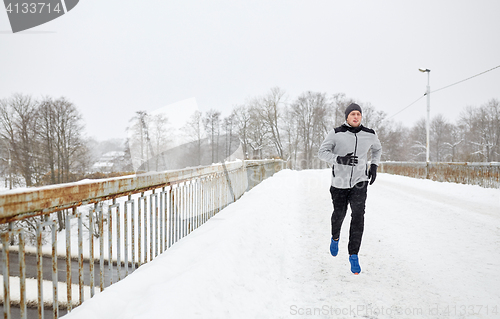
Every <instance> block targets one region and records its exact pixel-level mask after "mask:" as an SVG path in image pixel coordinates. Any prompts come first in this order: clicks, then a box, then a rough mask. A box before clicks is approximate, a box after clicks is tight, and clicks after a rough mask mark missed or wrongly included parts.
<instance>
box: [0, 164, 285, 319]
mask: <svg viewBox="0 0 500 319" xmlns="http://www.w3.org/2000/svg"><path fill="white" fill-rule="evenodd" d="M283 168H285V162H284V161H282V160H261V161H237V162H232V163H226V164H217V165H212V166H206V167H196V168H189V169H183V170H176V171H166V172H160V173H148V174H141V175H132V176H124V177H119V178H110V179H103V180H91V181H82V182H77V183H69V184H60V185H54V186H47V187H40V188H30V189H27V190H21V191H16V190H13V191H9V192H6V193H4V194H0V226H1V227H3V231H2V233H1V242H2V246H1V250H2V253H1V256H2V260H1V264H2V268H3V269H2V277H3V283H4V289H3V292H2V293H1V294H0V302H1V304H2V306H3V312H4V317H5V318H27V313H28V312H29V311H32V312H34V309H35V308H36V312H37V315H38V318H44V316H50V315H52V317H53V318H58V317H59V316H61V315H62V314H64V313H66V312H69V311H71V310H72V308H74V307H75V306H78V305H80V304H81V303H82V302H83V301H84V300H85V299H88V298H91V297H92V296H94V294H96V293H98V292H99V291H102V290H104V289H105V288H106V287H107V286H109V285H111V284H112V283H114V282H116V281H119V280H121V279H123V278H124V277H126V276H127V275H129V274H130V273H131V272H133V271H134V270H135V269H136V268H137V267H139V266H140V265H142V264H144V263H147V262H148V261H151V260H153V259H154V258H155V257H156V256H158V255H159V254H161V253H162V252H163V251H164V250H166V249H168V248H169V247H170V246H172V245H173V244H175V243H176V242H177V241H178V240H180V239H181V238H183V237H184V236H186V235H188V234H189V233H190V232H191V231H193V230H194V229H196V228H197V227H199V226H200V225H201V224H203V223H204V222H206V221H207V220H208V219H210V218H211V217H212V216H214V215H215V214H216V213H217V212H219V211H220V210H221V209H222V208H224V207H225V206H227V205H229V204H230V203H232V202H234V201H235V200H237V199H238V198H239V197H240V196H242V195H243V193H244V192H245V191H247V190H248V189H250V188H252V187H253V186H255V185H257V184H258V183H259V182H260V181H262V180H263V179H265V178H267V177H269V176H271V175H272V174H274V173H275V172H277V171H279V170H281V169H283ZM63 211H65V212H66V213H65V214H64V219H65V220H64V221H63V222H61V215H60V213H61V212H63ZM58 214H59V215H58ZM61 223H63V225H64V226H65V229H64V231H63V232H59V231H58V226H59V227H61ZM58 236H64V238H58ZM29 242H31V243H33V245H29ZM14 255H17V256H18V258H11V257H12V256H14ZM16 261H17V264H16ZM61 263H63V266H62V267H61ZM47 264H49V265H50V267H47V266H48V265H47ZM44 266H45V267H44ZM49 276H50V277H51V280H50V281H46V280H44V278H46V277H49ZM30 277H32V278H36V279H30ZM11 284H15V285H11ZM35 291H36V293H35ZM46 312H48V313H46ZM33 316H36V315H35V314H33V315H30V317H33Z"/></svg>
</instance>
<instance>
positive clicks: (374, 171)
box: [368, 164, 378, 185]
mask: <svg viewBox="0 0 500 319" xmlns="http://www.w3.org/2000/svg"><path fill="white" fill-rule="evenodd" d="M377 168H378V166H377V165H375V164H371V165H370V170H369V171H368V178H369V179H370V185H371V184H373V182H375V178H377Z"/></svg>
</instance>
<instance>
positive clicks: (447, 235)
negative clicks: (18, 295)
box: [64, 170, 500, 319]
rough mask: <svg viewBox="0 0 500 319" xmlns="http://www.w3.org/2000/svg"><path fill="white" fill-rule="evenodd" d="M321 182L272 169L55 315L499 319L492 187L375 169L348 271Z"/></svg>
mask: <svg viewBox="0 0 500 319" xmlns="http://www.w3.org/2000/svg"><path fill="white" fill-rule="evenodd" d="M329 182H330V171H329V170H309V171H300V172H298V171H290V170H285V171H281V172H279V173H278V174H276V175H275V176H274V177H273V178H270V179H267V180H265V181H264V182H262V183H261V184H260V185H259V186H257V187H256V188H254V189H253V190H251V191H250V192H248V193H246V194H245V195H244V196H243V197H242V198H241V199H240V200H239V201H237V202H236V203H234V204H232V205H230V206H229V207H227V208H226V209H224V210H223V211H222V212H220V213H219V214H218V215H216V216H215V217H214V218H212V219H211V220H210V221H209V222H207V223H206V224H205V225H203V226H202V227H200V228H198V229H197V230H195V231H194V232H193V233H192V234H191V235H189V236H187V237H185V238H183V239H182V240H180V241H179V242H178V243H176V244H175V245H174V246H173V247H171V248H170V249H169V250H167V251H166V252H165V253H163V254H162V255H161V256H159V257H158V258H157V259H155V260H154V261H152V262H150V263H149V264H146V265H144V266H141V267H140V268H139V269H138V270H137V271H135V272H134V273H133V274H132V275H130V276H129V277H127V278H125V279H124V280H122V281H121V282H119V283H117V284H115V285H113V286H111V287H109V288H107V289H106V290H105V291H104V292H102V293H99V294H97V295H96V296H95V297H94V298H92V299H90V300H88V301H86V302H85V303H84V304H83V305H82V306H80V307H78V308H76V309H75V310H74V311H73V312H72V313H71V314H69V315H67V316H66V317H64V318H70V319H73V318H82V319H83V318H85V319H87V318H103V319H104V318H106V319H108V318H120V319H121V318H443V317H445V318H446V317H448V318H498V317H500V309H498V308H499V307H500V290H499V288H498V287H500V274H499V273H498V270H499V269H500V252H499V248H500V190H498V189H484V188H480V187H478V186H470V185H458V184H451V183H438V182H432V181H428V180H418V179H411V178H407V177H402V176H393V175H387V174H379V176H378V178H377V181H376V182H375V184H374V185H372V186H369V188H368V200H367V209H366V211H367V212H366V217H365V235H364V237H363V243H362V246H361V251H360V254H359V257H360V264H361V267H362V272H361V274H360V275H359V276H355V275H353V274H352V273H351V272H350V269H349V261H348V255H347V241H346V240H345V239H346V238H348V228H349V227H348V226H349V224H348V223H349V217H346V220H345V221H344V226H343V230H342V233H341V242H340V252H339V255H338V256H337V257H332V256H331V255H330V253H329V249H328V248H329V242H330V215H331V211H332V205H331V199H330V194H329V191H328V189H329Z"/></svg>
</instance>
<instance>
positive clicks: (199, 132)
mask: <svg viewBox="0 0 500 319" xmlns="http://www.w3.org/2000/svg"><path fill="white" fill-rule="evenodd" d="M184 131H185V132H186V134H187V136H188V139H189V140H191V141H192V142H194V151H193V153H194V154H193V157H194V158H195V159H196V164H195V165H201V163H202V158H203V148H202V144H203V137H204V134H203V115H202V113H201V112H200V111H195V112H194V113H193V114H192V115H191V117H190V118H189V121H188V122H187V123H186V126H185V127H184Z"/></svg>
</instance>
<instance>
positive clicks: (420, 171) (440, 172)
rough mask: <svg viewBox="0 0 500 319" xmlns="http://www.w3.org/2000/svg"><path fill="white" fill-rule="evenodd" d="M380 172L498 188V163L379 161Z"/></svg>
mask: <svg viewBox="0 0 500 319" xmlns="http://www.w3.org/2000/svg"><path fill="white" fill-rule="evenodd" d="M379 171H380V172H383V173H389V174H397V175H404V176H410V177H416V178H429V179H432V180H435V181H439V182H452V183H460V184H471V185H479V186H482V187H489V188H500V163H499V162H491V163H481V162H476V163H466V162H429V163H428V165H427V163H426V162H381V163H380V169H379Z"/></svg>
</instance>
